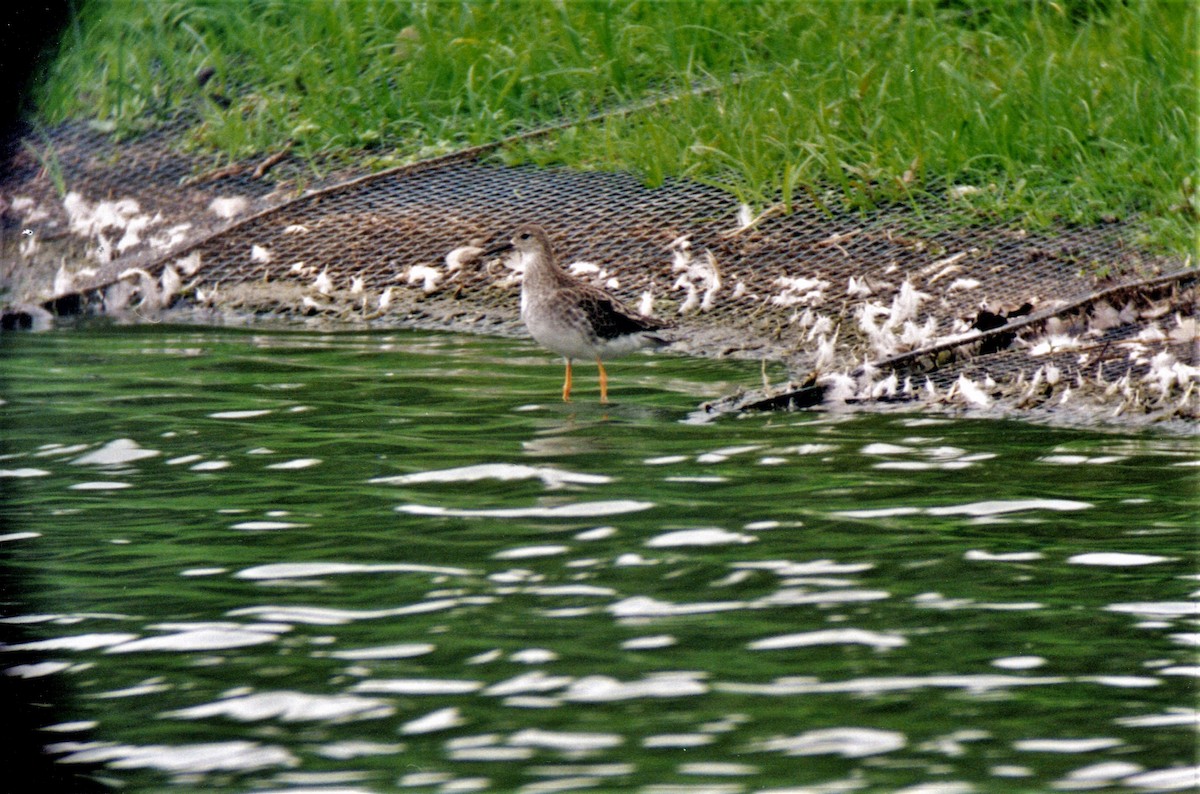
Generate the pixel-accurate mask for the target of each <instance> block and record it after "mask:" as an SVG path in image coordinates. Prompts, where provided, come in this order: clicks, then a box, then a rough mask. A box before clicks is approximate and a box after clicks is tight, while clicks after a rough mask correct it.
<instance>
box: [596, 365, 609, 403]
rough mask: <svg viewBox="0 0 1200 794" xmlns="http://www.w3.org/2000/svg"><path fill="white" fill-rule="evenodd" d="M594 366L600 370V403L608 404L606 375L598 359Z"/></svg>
mask: <svg viewBox="0 0 1200 794" xmlns="http://www.w3.org/2000/svg"><path fill="white" fill-rule="evenodd" d="M596 366H597V367H599V368H600V402H602V403H606V402H608V373H607V372H605V371H604V365H603V364H601V363H600V359H599V358H597V359H596Z"/></svg>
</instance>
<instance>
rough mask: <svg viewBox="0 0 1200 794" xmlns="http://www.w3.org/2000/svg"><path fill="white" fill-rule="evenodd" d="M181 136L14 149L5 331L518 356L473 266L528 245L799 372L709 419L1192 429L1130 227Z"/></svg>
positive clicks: (1175, 345)
mask: <svg viewBox="0 0 1200 794" xmlns="http://www.w3.org/2000/svg"><path fill="white" fill-rule="evenodd" d="M178 137H179V136H178V132H177V131H175V130H173V129H172V128H171V127H169V126H168V127H164V128H161V129H159V130H157V131H155V132H153V133H149V134H146V135H143V136H141V137H139V138H136V139H133V140H125V141H118V140H116V139H114V138H113V137H112V136H109V135H106V134H103V133H100V132H96V131H92V130H90V129H88V128H87V127H85V126H81V125H73V126H72V125H68V126H64V127H62V128H60V129H58V130H56V131H54V132H53V133H52V134H48V135H38V136H28V137H26V138H25V139H23V140H17V141H13V142H11V143H10V144H9V146H8V149H7V152H6V160H7V161H8V165H7V167H6V169H5V174H6V176H5V178H4V182H3V184H2V185H0V194H2V197H3V205H2V206H3V211H4V215H3V233H4V239H3V247H2V249H0V255H2V260H0V262H2V265H0V267H2V270H0V277H2V279H3V284H2V286H3V287H4V288H5V292H4V293H3V297H4V300H5V302H6V308H5V316H4V323H5V327H6V328H7V329H10V330H11V329H14V328H21V327H29V326H33V327H39V326H42V325H45V324H48V323H51V322H53V321H54V318H55V317H56V316H61V315H67V314H104V315H109V316H113V317H118V318H124V319H132V320H137V319H145V320H155V321H157V320H160V319H163V318H164V317H168V318H169V317H173V316H180V313H181V312H184V313H186V316H187V318H188V319H189V320H192V321H194V320H196V319H197V318H198V317H199V318H207V319H209V320H210V321H213V322H226V321H228V320H229V318H231V317H232V318H238V319H239V321H244V320H245V319H246V318H247V317H254V316H265V317H271V318H278V317H287V318H300V317H316V318H321V319H322V320H324V321H325V322H326V323H344V324H346V325H347V326H357V327H361V326H363V325H368V326H375V327H419V328H436V329H447V330H468V331H476V332H487V333H497V334H516V333H519V332H520V327H519V320H518V317H517V310H518V302H519V299H518V293H519V284H520V274H519V273H518V272H515V271H514V270H512V269H511V268H510V266H509V263H507V262H504V261H501V260H498V259H497V260H491V261H488V260H485V259H484V258H483V257H481V255H480V252H481V250H482V249H483V248H484V247H486V245H487V244H489V243H491V242H494V241H496V240H498V239H500V238H501V237H503V236H504V234H505V233H506V232H507V231H509V230H511V229H512V228H513V227H515V226H516V225H518V224H519V223H522V222H526V221H534V222H538V223H541V224H542V225H544V226H546V227H547V229H548V230H549V232H550V234H551V236H552V238H553V240H554V242H555V246H556V249H557V251H558V253H559V256H560V259H561V261H562V262H563V263H564V264H565V265H567V266H568V267H569V269H570V270H572V272H574V273H576V274H577V275H579V276H581V277H583V278H586V279H592V280H594V281H595V282H596V283H598V284H602V285H604V286H606V287H607V288H608V289H610V290H611V291H613V292H615V293H616V294H617V295H619V296H620V297H621V298H622V299H624V300H625V301H626V302H628V303H629V304H630V305H631V306H633V307H636V308H639V309H640V310H641V311H643V312H646V313H652V314H654V315H656V316H658V317H662V318H666V319H670V320H672V321H673V322H674V323H675V328H674V330H673V334H672V335H673V338H674V339H675V340H676V342H675V344H674V345H673V349H674V350H676V351H679V352H682V353H687V354H693V355H703V356H726V355H731V356H739V357H747V358H755V359H771V360H784V361H786V362H787V364H788V366H789V370H790V372H791V375H792V378H793V381H792V382H791V383H788V384H781V385H778V386H776V387H774V388H770V387H764V389H762V390H761V391H756V392H752V393H747V394H742V395H735V396H731V397H730V398H728V399H725V400H722V401H718V402H716V403H713V404H709V405H707V406H705V407H704V410H705V411H708V412H723V411H729V410H748V409H779V408H800V407H809V406H813V405H817V404H822V403H824V404H828V403H830V402H840V403H856V404H878V403H894V402H908V403H915V404H919V405H923V406H935V405H939V406H952V407H958V408H962V407H966V408H971V409H975V410H980V411H983V410H986V411H991V412H1012V411H1024V412H1028V411H1041V412H1047V411H1049V412H1060V413H1064V414H1065V413H1068V412H1069V413H1071V414H1072V415H1074V416H1077V417H1084V418H1088V419H1093V420H1095V419H1100V420H1116V421H1120V422H1145V421H1156V420H1165V419H1189V418H1195V417H1196V416H1197V414H1198V402H1200V393H1198V392H1200V389H1197V383H1198V382H1200V349H1198V348H1200V345H1198V341H1197V320H1198V318H1197V316H1196V291H1197V285H1196V281H1197V278H1196V276H1197V271H1196V269H1195V268H1194V267H1193V266H1192V263H1190V262H1184V261H1181V260H1175V259H1170V258H1164V257H1157V256H1151V255H1148V254H1146V253H1144V252H1142V251H1139V250H1137V248H1136V247H1134V246H1133V245H1131V243H1130V240H1131V239H1132V238H1133V235H1134V232H1135V231H1136V229H1134V228H1132V227H1131V226H1129V225H1128V224H1126V223H1121V222H1112V223H1108V224H1105V225H1102V226H1098V227H1091V228H1077V229H1060V230H1058V231H1057V232H1056V233H1054V234H1039V233H1032V232H1026V231H1025V230H1022V229H1019V228H1012V227H1008V226H1003V225H993V226H972V227H969V228H964V227H961V226H960V227H958V228H955V229H953V230H952V231H944V230H941V231H938V230H935V229H937V228H938V225H937V224H934V223H933V221H935V220H937V219H938V218H939V216H944V215H945V214H946V213H948V212H952V211H953V210H954V209H955V205H956V203H958V202H969V201H971V199H972V189H967V188H956V187H953V186H951V187H949V188H947V190H946V191H945V192H944V197H943V198H942V199H940V200H937V201H933V202H925V203H924V204H923V205H920V206H910V205H904V206H897V207H890V208H885V209H881V210H877V211H874V212H872V213H869V214H862V213H857V212H849V211H845V210H843V209H840V206H841V205H840V203H839V201H838V200H837V198H836V196H835V195H834V194H833V193H832V192H830V193H828V194H827V195H826V194H822V193H820V192H816V191H814V192H810V193H809V194H807V195H806V196H805V197H804V198H803V199H802V200H798V201H796V202H795V203H794V204H793V205H792V206H791V207H790V208H784V207H783V206H776V207H764V208H758V209H757V210H751V209H749V208H746V207H740V206H739V205H738V204H737V202H736V201H735V200H734V199H733V198H731V196H730V195H729V194H728V193H726V192H724V191H722V190H719V189H716V188H713V187H709V186H705V185H702V184H696V183H690V182H669V183H668V184H666V185H664V186H662V187H659V188H647V187H644V186H643V185H642V184H641V183H640V182H639V181H638V180H637V179H635V178H634V177H632V176H630V175H627V174H621V173H595V172H577V171H571V170H568V169H562V168H552V169H539V168H534V167H507V166H503V165H500V164H498V163H497V162H496V160H495V157H494V153H495V150H496V148H497V147H496V146H489V147H480V148H477V149H473V150H469V151H465V152H462V153H458V154H453V155H446V156H442V157H437V158H433V159H430V160H426V161H423V162H417V163H414V164H412V165H409V166H404V167H400V168H394V169H391V170H389V171H384V172H380V173H377V174H373V175H367V174H363V173H362V172H361V170H360V171H359V172H356V171H355V170H354V169H353V168H351V169H343V170H334V171H330V172H329V173H328V174H327V175H326V176H324V177H323V178H321V179H316V178H314V177H313V176H312V171H311V170H309V169H306V168H305V166H303V165H302V164H301V163H299V162H298V161H297V160H296V159H294V158H293V157H292V156H291V155H290V153H289V152H287V151H286V150H285V151H281V152H279V153H276V154H275V155H273V156H270V157H264V158H262V159H259V160H256V161H253V162H249V163H245V164H240V165H237V166H233V167H225V168H215V167H208V166H207V165H206V164H205V163H204V162H202V161H200V160H199V159H197V158H195V157H190V156H187V155H184V154H181V153H180V151H179V150H178V148H177V144H178ZM497 146H499V144H497ZM789 209H790V211H788V210H789ZM944 226H945V224H944V223H943V224H941V227H943V228H944Z"/></svg>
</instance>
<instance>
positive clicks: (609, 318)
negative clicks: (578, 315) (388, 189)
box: [579, 287, 667, 339]
mask: <svg viewBox="0 0 1200 794" xmlns="http://www.w3.org/2000/svg"><path fill="white" fill-rule="evenodd" d="M579 308H581V309H583V310H584V311H585V312H587V314H588V316H589V317H591V318H592V323H593V326H594V327H595V329H596V335H597V336H599V337H600V338H601V339H616V338H617V337H619V336H625V335H627V334H636V333H642V332H648V331H657V330H659V329H660V328H665V327H666V326H667V324H666V323H664V322H663V321H661V320H656V319H654V318H653V317H647V316H645V315H644V314H638V313H637V312H635V311H633V310H631V309H629V308H628V307H626V306H625V305H624V304H622V303H621V302H620V301H619V300H617V299H616V298H614V297H613V296H612V295H609V294H608V293H607V292H605V291H603V290H600V289H596V288H594V287H587V288H586V289H584V290H583V291H582V295H581V296H580V301H579Z"/></svg>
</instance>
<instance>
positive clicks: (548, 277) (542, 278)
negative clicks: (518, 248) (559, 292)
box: [521, 251, 571, 289]
mask: <svg viewBox="0 0 1200 794" xmlns="http://www.w3.org/2000/svg"><path fill="white" fill-rule="evenodd" d="M522 257H523V260H524V261H523V264H524V266H525V275H524V276H523V277H522V280H521V281H522V284H523V286H524V288H525V289H545V288H554V287H558V286H562V285H564V284H569V283H570V281H571V279H570V277H569V276H568V275H567V274H566V273H565V272H563V269H562V268H561V267H559V266H558V263H557V262H555V261H554V257H552V256H548V255H546V254H545V253H542V252H538V251H531V252H528V253H525V254H523V255H522Z"/></svg>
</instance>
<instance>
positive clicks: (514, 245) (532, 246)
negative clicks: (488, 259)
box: [484, 223, 550, 256]
mask: <svg viewBox="0 0 1200 794" xmlns="http://www.w3.org/2000/svg"><path fill="white" fill-rule="evenodd" d="M514 249H515V250H517V251H520V252H522V253H526V252H533V251H543V250H546V251H548V250H549V249H550V238H549V237H547V236H546V230H545V229H543V228H542V227H541V226H538V225H537V224H536V223H526V224H522V225H521V226H518V227H517V228H516V229H514V230H513V233H512V236H511V237H510V238H509V239H508V240H506V241H504V242H502V243H499V244H498V245H494V246H492V247H491V248H489V249H488V250H487V251H485V252H484V255H485V256H495V255H496V254H501V253H504V252H505V251H512V250H514Z"/></svg>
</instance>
